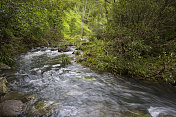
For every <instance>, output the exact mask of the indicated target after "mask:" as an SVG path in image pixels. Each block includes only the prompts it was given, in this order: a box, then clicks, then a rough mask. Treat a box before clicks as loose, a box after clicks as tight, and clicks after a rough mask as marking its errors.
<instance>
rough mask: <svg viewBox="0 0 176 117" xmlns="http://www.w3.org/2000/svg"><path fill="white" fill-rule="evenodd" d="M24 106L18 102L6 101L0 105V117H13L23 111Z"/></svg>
mask: <svg viewBox="0 0 176 117" xmlns="http://www.w3.org/2000/svg"><path fill="white" fill-rule="evenodd" d="M25 108H26V106H25V105H24V104H23V103H22V102H21V101H20V100H7V101H4V102H2V103H0V117H4V116H5V117H14V116H17V115H20V114H21V113H22V112H24V111H25Z"/></svg>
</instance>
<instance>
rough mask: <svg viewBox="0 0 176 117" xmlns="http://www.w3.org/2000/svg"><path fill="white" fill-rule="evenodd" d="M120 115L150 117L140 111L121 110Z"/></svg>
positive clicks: (125, 116)
mask: <svg viewBox="0 0 176 117" xmlns="http://www.w3.org/2000/svg"><path fill="white" fill-rule="evenodd" d="M120 117H150V116H149V115H146V114H144V113H143V112H141V111H137V110H134V111H123V112H121V116H120Z"/></svg>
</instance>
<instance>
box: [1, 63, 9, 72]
mask: <svg viewBox="0 0 176 117" xmlns="http://www.w3.org/2000/svg"><path fill="white" fill-rule="evenodd" d="M8 69H11V67H9V66H8V65H6V64H3V63H0V70H8Z"/></svg>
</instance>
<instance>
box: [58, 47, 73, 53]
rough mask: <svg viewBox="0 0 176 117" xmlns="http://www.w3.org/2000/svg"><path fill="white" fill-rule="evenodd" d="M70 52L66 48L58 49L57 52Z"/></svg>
mask: <svg viewBox="0 0 176 117" xmlns="http://www.w3.org/2000/svg"><path fill="white" fill-rule="evenodd" d="M68 51H70V48H69V47H67V46H63V47H59V48H58V52H68Z"/></svg>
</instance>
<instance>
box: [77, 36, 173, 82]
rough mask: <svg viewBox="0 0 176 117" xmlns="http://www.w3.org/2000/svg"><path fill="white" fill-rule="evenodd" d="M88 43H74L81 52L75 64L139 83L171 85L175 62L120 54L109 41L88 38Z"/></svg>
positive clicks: (118, 49) (166, 58) (168, 58)
mask: <svg viewBox="0 0 176 117" xmlns="http://www.w3.org/2000/svg"><path fill="white" fill-rule="evenodd" d="M89 40H90V41H89V42H86V41H82V42H81V41H79V40H78V41H77V42H74V44H76V46H77V49H79V50H83V54H82V55H77V61H78V62H80V63H81V64H83V65H85V66H88V67H90V68H92V69H96V70H99V71H108V72H111V73H113V74H120V75H127V76H130V77H132V78H136V79H139V80H149V81H156V82H165V83H169V84H174V83H175V79H174V76H175V74H176V73H175V71H174V67H175V66H174V64H175V63H176V61H175V59H173V58H171V57H170V56H167V55H164V54H163V55H162V56H159V57H152V56H137V55H136V57H135V58H131V57H130V56H131V55H128V54H129V53H122V52H121V51H122V50H121V48H120V47H118V46H117V47H114V45H113V42H112V41H107V40H97V39H96V38H90V39H89Z"/></svg>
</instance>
